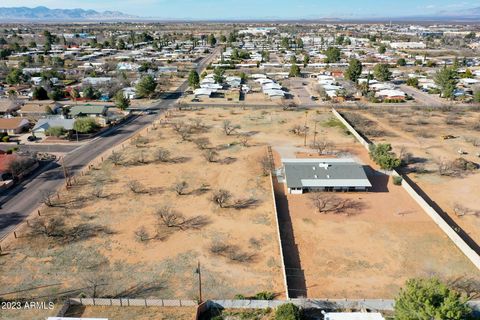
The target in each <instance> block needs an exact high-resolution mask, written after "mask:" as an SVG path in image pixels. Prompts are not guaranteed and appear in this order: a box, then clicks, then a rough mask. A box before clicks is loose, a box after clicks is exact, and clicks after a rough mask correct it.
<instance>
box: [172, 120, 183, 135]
mask: <svg viewBox="0 0 480 320" xmlns="http://www.w3.org/2000/svg"><path fill="white" fill-rule="evenodd" d="M172 128H173V131H175V132H177V133H179V132H180V131H182V130H183V129H184V128H185V122H183V121H175V122H174V123H172Z"/></svg>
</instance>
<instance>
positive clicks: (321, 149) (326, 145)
mask: <svg viewBox="0 0 480 320" xmlns="http://www.w3.org/2000/svg"><path fill="white" fill-rule="evenodd" d="M333 146H334V145H333V143H332V142H330V141H328V140H317V141H315V142H314V143H312V145H311V147H312V148H313V149H315V150H317V152H318V154H319V155H323V154H324V153H326V152H327V151H328V150H331V149H332V148H333Z"/></svg>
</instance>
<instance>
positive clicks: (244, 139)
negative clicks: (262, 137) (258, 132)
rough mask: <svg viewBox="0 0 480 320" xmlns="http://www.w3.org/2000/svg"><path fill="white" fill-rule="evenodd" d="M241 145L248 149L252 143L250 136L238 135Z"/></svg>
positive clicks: (245, 134)
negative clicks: (249, 143)
mask: <svg viewBox="0 0 480 320" xmlns="http://www.w3.org/2000/svg"><path fill="white" fill-rule="evenodd" d="M238 137H239V140H240V144H241V145H242V146H244V147H248V142H249V141H250V135H248V134H247V133H243V134H239V135H238Z"/></svg>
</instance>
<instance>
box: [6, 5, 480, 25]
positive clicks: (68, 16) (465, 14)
mask: <svg viewBox="0 0 480 320" xmlns="http://www.w3.org/2000/svg"><path fill="white" fill-rule="evenodd" d="M129 20H130V21H147V20H149V21H173V20H174V21H193V20H197V19H189V18H177V19H174V18H160V17H148V18H147V17H139V16H134V15H129V14H125V13H122V12H119V11H103V12H98V11H95V10H85V9H50V8H47V7H44V6H39V7H35V8H28V7H0V21H12V22H15V21H18V22H21V21H33V22H34V21H43V22H48V21H65V22H67V21H75V22H77V21H129ZM215 20H216V21H236V20H239V21H243V20H245V21H284V20H285V21H287V20H292V19H284V18H276V17H268V18H267V17H266V18H254V19H249V18H242V19H239V18H232V19H227V18H223V19H222V18H220V19H218V20H217V19H215ZM298 20H299V21H329V22H333V21H335V22H338V23H341V22H342V21H459V22H476V21H478V20H480V7H476V8H471V9H468V10H465V9H463V10H457V11H439V12H437V13H436V14H430V15H412V16H402V17H380V16H374V17H359V16H356V17H350V18H345V17H343V18H335V17H330V18H325V17H324V18H320V17H314V16H310V17H298Z"/></svg>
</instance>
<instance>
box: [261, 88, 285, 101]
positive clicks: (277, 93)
mask: <svg viewBox="0 0 480 320" xmlns="http://www.w3.org/2000/svg"><path fill="white" fill-rule="evenodd" d="M263 93H265V94H266V95H268V97H269V98H271V99H273V98H283V97H285V92H284V91H283V90H278V89H267V90H264V91H263Z"/></svg>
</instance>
